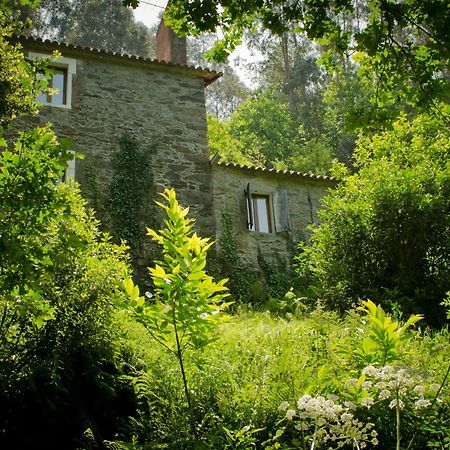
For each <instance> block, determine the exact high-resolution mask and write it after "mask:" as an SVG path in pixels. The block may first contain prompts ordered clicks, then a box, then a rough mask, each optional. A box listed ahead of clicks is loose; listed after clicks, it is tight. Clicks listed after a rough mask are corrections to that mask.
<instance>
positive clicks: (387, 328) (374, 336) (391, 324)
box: [359, 300, 423, 366]
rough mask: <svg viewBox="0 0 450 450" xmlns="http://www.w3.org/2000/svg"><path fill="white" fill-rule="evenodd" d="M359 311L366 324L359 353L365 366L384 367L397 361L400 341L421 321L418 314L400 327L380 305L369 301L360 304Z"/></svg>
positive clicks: (421, 317)
mask: <svg viewBox="0 0 450 450" xmlns="http://www.w3.org/2000/svg"><path fill="white" fill-rule="evenodd" d="M359 309H360V310H361V311H363V312H364V313H365V314H366V316H365V319H366V320H367V323H368V326H367V327H366V328H367V330H366V336H365V337H364V338H363V340H362V345H361V348H360V350H361V352H360V353H359V355H360V356H361V357H362V359H363V360H364V362H365V364H366V365H367V364H374V363H378V364H380V365H381V366H385V365H386V364H390V363H392V362H394V361H396V360H398V359H399V357H400V353H401V352H400V351H399V350H400V348H401V343H402V340H403V339H405V338H407V335H406V334H405V331H406V330H407V329H408V328H409V327H410V326H412V325H413V324H414V323H416V322H418V321H419V320H421V319H423V316H421V315H420V314H415V315H413V316H411V317H410V318H409V319H408V320H407V321H406V323H405V324H403V325H400V324H399V323H398V322H397V321H395V320H392V318H391V317H390V316H389V315H387V314H386V313H385V312H384V311H383V308H381V306H380V305H378V306H377V305H375V303H373V302H372V301H370V300H366V301H364V302H362V306H361V307H360V308H359Z"/></svg>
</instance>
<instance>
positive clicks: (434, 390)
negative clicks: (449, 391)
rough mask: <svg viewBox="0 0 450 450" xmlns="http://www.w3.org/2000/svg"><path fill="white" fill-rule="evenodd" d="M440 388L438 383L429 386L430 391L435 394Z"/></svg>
mask: <svg viewBox="0 0 450 450" xmlns="http://www.w3.org/2000/svg"><path fill="white" fill-rule="evenodd" d="M440 388H441V385H440V384H439V383H431V384H430V391H432V392H437V391H439V389H440Z"/></svg>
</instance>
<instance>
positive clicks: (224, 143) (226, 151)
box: [207, 114, 253, 165]
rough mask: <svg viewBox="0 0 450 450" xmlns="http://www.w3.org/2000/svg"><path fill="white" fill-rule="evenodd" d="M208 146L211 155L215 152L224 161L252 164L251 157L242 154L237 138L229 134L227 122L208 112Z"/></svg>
mask: <svg viewBox="0 0 450 450" xmlns="http://www.w3.org/2000/svg"><path fill="white" fill-rule="evenodd" d="M207 121H208V147H209V153H210V155H211V156H214V155H215V154H216V153H217V154H218V155H220V158H221V159H222V160H224V161H228V162H233V163H235V164H244V165H250V164H252V162H253V161H252V159H251V158H249V157H248V156H246V155H244V153H243V151H242V146H241V143H240V142H239V140H237V139H236V138H234V137H233V136H232V135H231V132H230V127H229V122H222V121H221V120H219V119H216V118H215V117H213V116H211V115H209V114H208V116H207Z"/></svg>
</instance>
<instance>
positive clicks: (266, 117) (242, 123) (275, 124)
mask: <svg viewBox="0 0 450 450" xmlns="http://www.w3.org/2000/svg"><path fill="white" fill-rule="evenodd" d="M209 126H210V127H211V126H213V127H214V128H213V130H212V132H210V134H209V143H210V149H211V151H212V152H214V153H215V152H218V153H219V154H220V155H221V156H222V157H223V158H224V159H225V160H228V161H232V162H237V163H250V164H253V165H257V166H268V167H275V168H279V169H283V170H286V169H289V170H298V171H301V172H308V171H312V172H315V173H326V172H327V171H328V170H329V169H330V167H331V162H332V158H331V154H330V151H329V149H328V148H327V147H326V146H323V145H321V144H320V143H319V142H313V141H310V142H308V143H307V142H306V141H305V136H304V130H303V128H302V126H301V125H299V124H298V123H297V122H296V121H295V120H294V119H293V117H292V115H291V113H290V111H289V105H288V103H287V102H285V100H284V98H283V97H281V96H280V95H276V94H271V93H270V92H268V91H263V92H261V93H259V94H257V95H255V96H253V97H250V98H249V99H247V100H246V101H245V102H244V103H242V104H241V105H240V106H239V107H238V109H237V110H236V111H235V112H234V113H233V114H231V116H230V118H229V120H228V121H227V122H225V123H223V124H222V126H220V123H219V122H217V121H212V120H210V121H209ZM219 130H220V131H219ZM238 155H239V156H238Z"/></svg>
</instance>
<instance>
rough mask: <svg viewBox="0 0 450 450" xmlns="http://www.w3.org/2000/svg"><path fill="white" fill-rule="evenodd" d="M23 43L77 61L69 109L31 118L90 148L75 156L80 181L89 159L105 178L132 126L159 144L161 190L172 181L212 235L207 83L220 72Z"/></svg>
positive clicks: (50, 109)
mask: <svg viewBox="0 0 450 450" xmlns="http://www.w3.org/2000/svg"><path fill="white" fill-rule="evenodd" d="M22 45H23V47H24V50H25V51H32V52H36V53H43V54H48V55H50V54H51V53H52V52H53V50H55V49H56V50H59V52H60V53H61V54H62V56H63V57H67V58H73V59H75V60H76V75H74V77H73V83H72V105H71V108H70V109H64V108H58V107H54V106H46V107H43V108H42V110H41V112H40V114H39V116H37V117H34V118H32V119H30V120H31V122H32V124H33V125H39V124H44V123H47V122H51V123H52V124H53V126H54V129H55V130H56V133H57V135H58V136H59V137H65V138H70V139H71V141H72V143H73V147H74V150H75V151H76V152H80V153H83V154H84V155H85V159H83V160H77V161H76V170H75V178H76V180H77V181H79V182H80V183H81V184H83V182H84V181H85V168H86V166H87V164H92V165H93V166H94V167H95V170H96V173H97V178H98V181H99V182H100V185H105V184H106V183H108V180H109V178H110V175H111V169H110V158H111V154H112V152H114V151H115V150H117V148H118V142H119V138H120V136H121V135H122V134H124V133H128V134H129V135H130V136H132V137H135V138H136V139H137V140H138V142H139V144H140V147H141V148H145V147H146V146H150V145H154V146H155V147H156V155H155V156H154V157H153V166H154V177H155V187H156V190H157V191H159V192H161V191H163V190H164V188H166V187H167V188H170V187H172V188H175V189H176V191H177V193H178V197H179V199H180V202H181V203H182V204H183V205H189V206H190V208H191V212H192V215H193V216H194V217H196V219H197V226H198V228H199V230H200V231H201V233H203V234H204V235H208V236H212V235H213V234H214V229H215V224H214V219H215V216H214V214H213V212H212V208H213V206H212V174H211V167H210V165H209V157H208V145H207V130H206V112H205V98H204V89H205V85H206V84H208V83H209V82H211V81H213V80H214V79H215V78H217V77H218V76H220V75H219V74H217V73H216V72H211V71H208V70H203V69H196V68H192V67H187V66H181V65H176V64H170V63H165V62H159V61H156V60H148V59H145V58H139V57H130V56H128V55H118V54H113V53H108V52H103V51H98V50H91V49H86V48H82V47H78V46H72V45H65V44H64V45H60V44H58V43H54V42H49V41H42V40H38V39H23V41H22ZM152 200H153V199H149V202H151V201H152Z"/></svg>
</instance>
